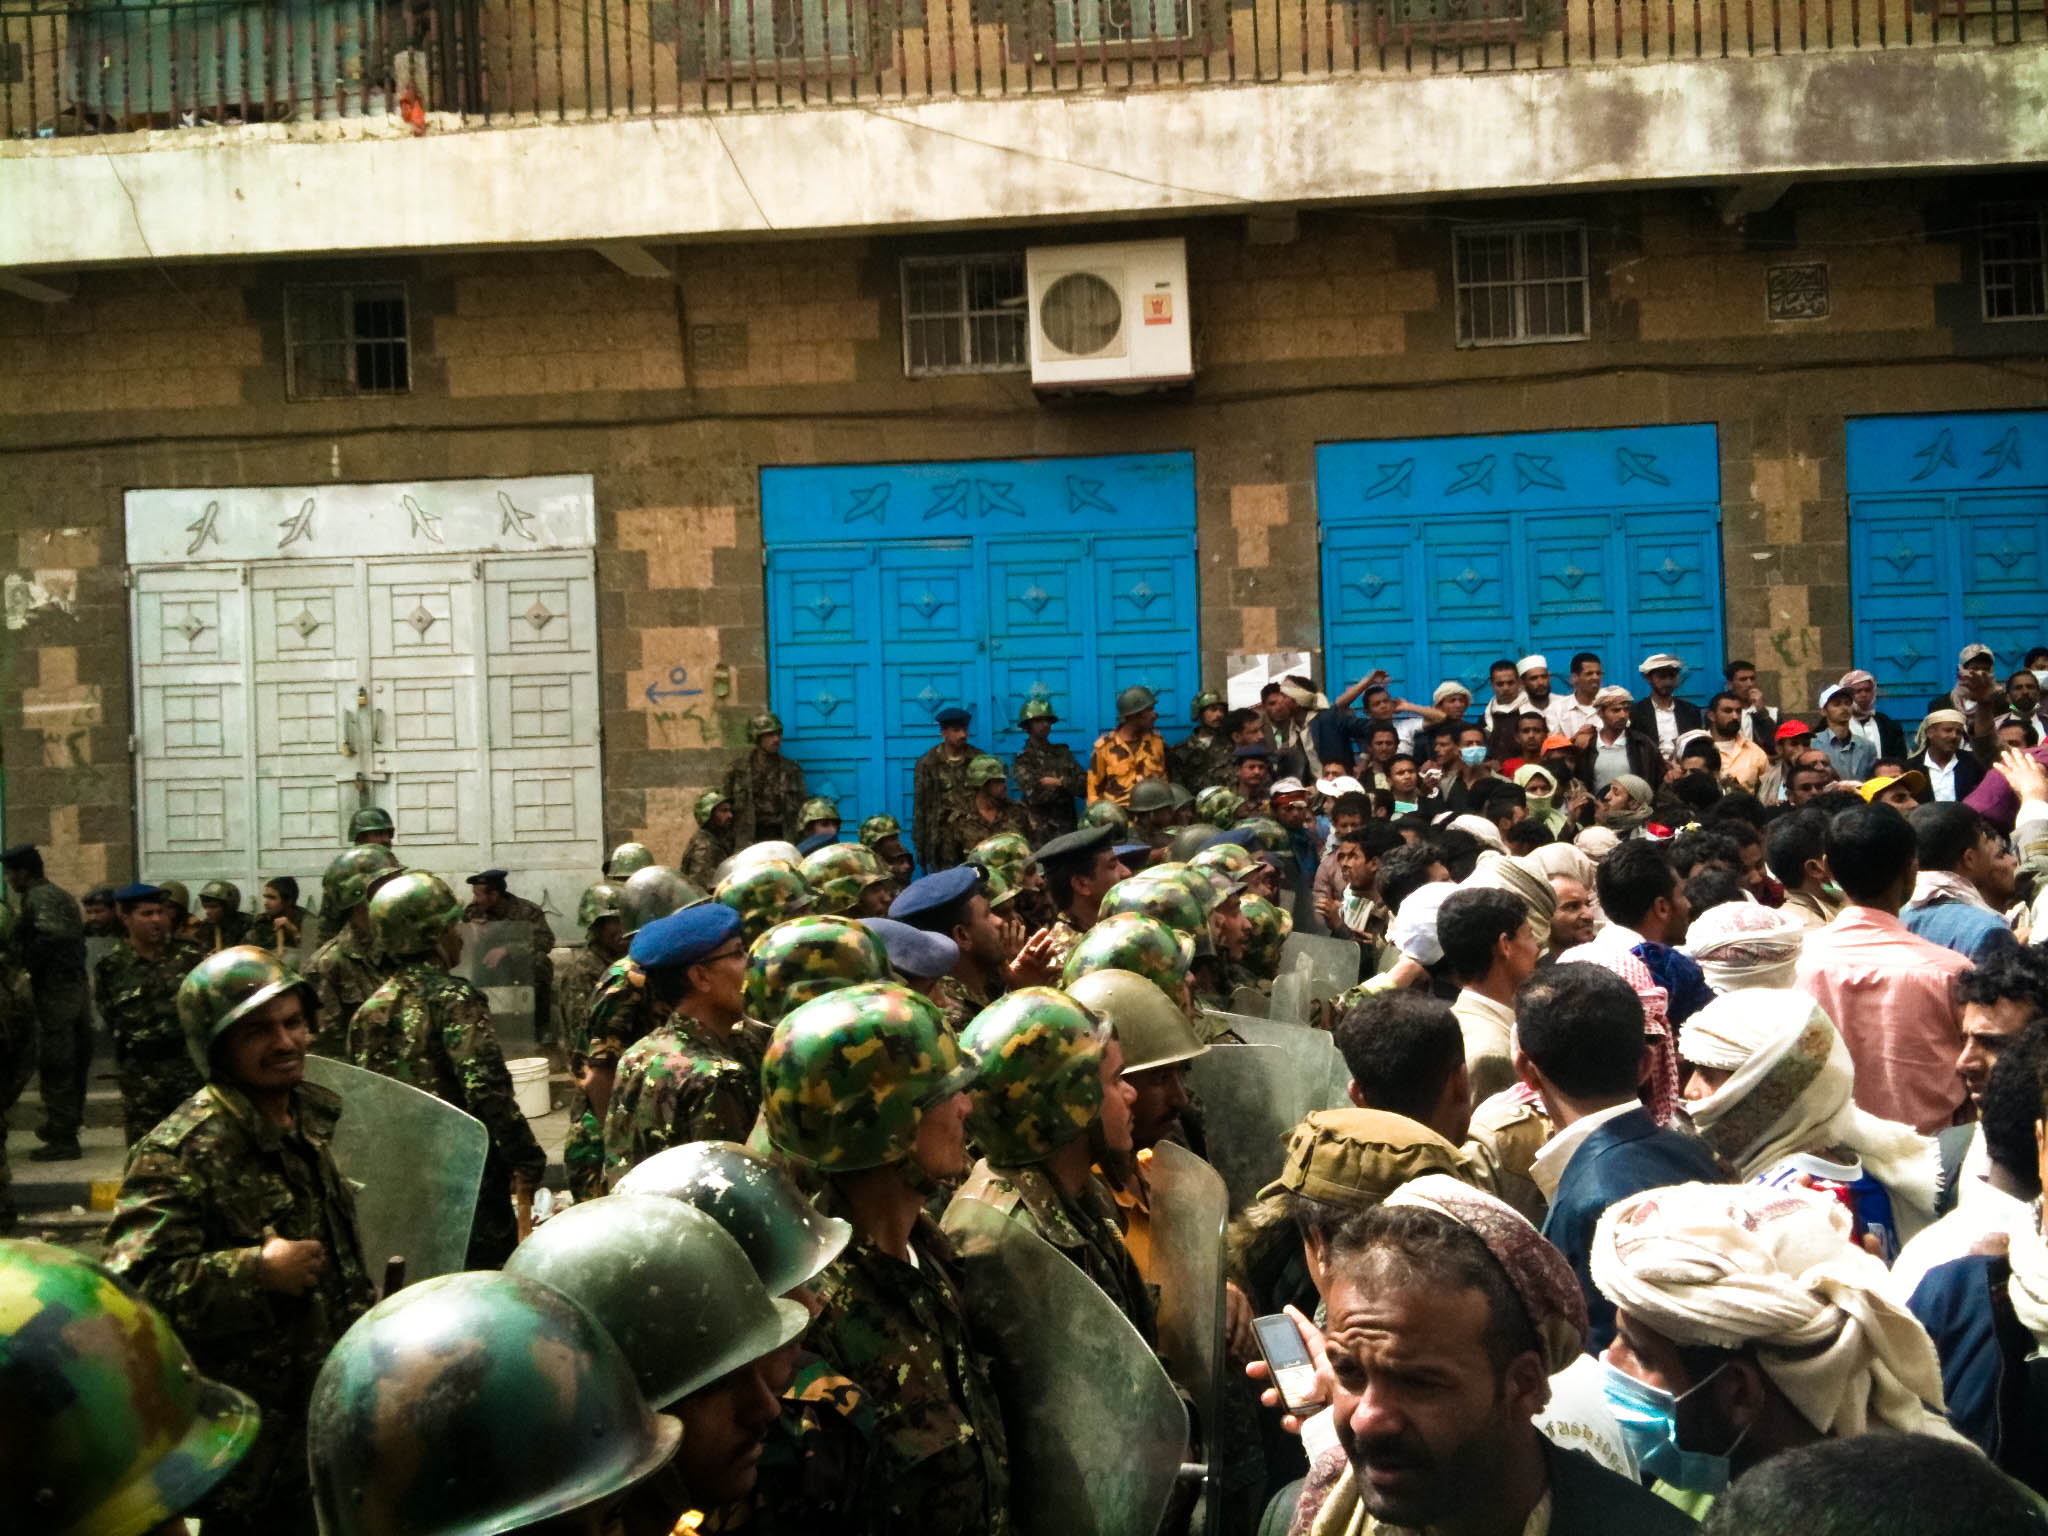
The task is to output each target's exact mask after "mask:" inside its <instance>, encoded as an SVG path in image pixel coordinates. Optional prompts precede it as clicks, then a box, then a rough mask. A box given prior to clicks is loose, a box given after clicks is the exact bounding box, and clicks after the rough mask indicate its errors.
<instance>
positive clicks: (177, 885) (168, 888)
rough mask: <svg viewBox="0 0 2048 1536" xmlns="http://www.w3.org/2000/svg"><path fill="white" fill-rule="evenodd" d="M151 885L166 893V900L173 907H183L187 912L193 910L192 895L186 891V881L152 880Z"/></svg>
mask: <svg viewBox="0 0 2048 1536" xmlns="http://www.w3.org/2000/svg"><path fill="white" fill-rule="evenodd" d="M150 884H151V885H154V886H155V887H156V888H157V889H158V890H160V891H162V892H163V893H164V900H165V901H168V902H169V903H170V904H171V905H172V906H174V907H183V908H184V909H185V910H186V911H187V912H190V911H191V910H192V893H191V892H190V891H188V890H186V889H185V882H184V881H182V880H152V881H151V882H150Z"/></svg>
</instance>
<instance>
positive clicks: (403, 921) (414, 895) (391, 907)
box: [370, 869, 462, 960]
mask: <svg viewBox="0 0 2048 1536" xmlns="http://www.w3.org/2000/svg"><path fill="white" fill-rule="evenodd" d="M461 918H462V903H461V902H460V901H458V900H457V899H456V897H455V893H454V892H453V891H451V890H450V889H448V884H447V882H446V881H445V880H443V879H442V878H441V877H440V876H439V875H430V874H428V873H427V872H426V871H425V870H424V869H409V870H407V871H406V872H405V873H404V874H402V875H394V876H392V877H391V878H390V879H389V880H386V881H385V882H384V883H383V884H382V885H380V886H378V887H377V893H376V895H374V896H372V897H371V898H370V933H371V936H372V937H374V938H375V939H376V941H377V947H378V948H379V949H381V950H383V951H384V953H385V955H386V956H388V957H389V958H390V959H393V960H404V959H407V958H409V957H411V956H413V955H424V954H425V953H427V951H429V950H431V949H432V948H433V947H434V946H435V945H436V944H438V943H440V942H441V935H442V934H444V933H446V932H447V931H448V929H449V926H450V925H451V924H453V923H456V922H459V921H460V920H461Z"/></svg>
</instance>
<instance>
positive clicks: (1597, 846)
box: [1572, 827, 1621, 864]
mask: <svg viewBox="0 0 2048 1536" xmlns="http://www.w3.org/2000/svg"><path fill="white" fill-rule="evenodd" d="M1572 842H1573V844H1574V845H1575V846H1576V847H1577V848H1578V850H1579V851H1580V852H1581V853H1583V854H1585V856H1586V857H1587V858H1589V859H1591V860H1592V861H1593V862H1594V863H1595V864H1598V863H1599V862H1600V861H1601V860H1602V859H1604V858H1606V857H1607V855H1609V854H1610V853H1612V852H1614V850H1615V849H1617V848H1619V847H1620V846H1621V834H1620V833H1619V832H1617V831H1615V830H1614V828H1612V827H1588V828H1586V830H1585V831H1583V832H1581V833H1580V834H1579V835H1578V836H1577V837H1575V838H1573V839H1572Z"/></svg>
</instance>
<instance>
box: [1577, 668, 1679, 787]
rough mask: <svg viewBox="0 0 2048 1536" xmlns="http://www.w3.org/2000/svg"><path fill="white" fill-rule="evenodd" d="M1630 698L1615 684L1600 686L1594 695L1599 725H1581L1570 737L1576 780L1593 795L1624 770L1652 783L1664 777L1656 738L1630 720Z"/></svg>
mask: <svg viewBox="0 0 2048 1536" xmlns="http://www.w3.org/2000/svg"><path fill="white" fill-rule="evenodd" d="M1631 698H1632V695H1631V694H1630V693H1629V691H1628V690H1627V689H1626V688H1622V687H1618V686H1616V685H1615V684H1612V683H1610V684H1608V686H1607V687H1605V688H1602V689H1601V690H1600V691H1599V692H1598V693H1597V694H1595V695H1594V696H1593V706H1594V708H1596V709H1597V710H1599V712H1600V723H1599V725H1597V726H1592V725H1585V726H1581V727H1580V728H1579V732H1578V734H1577V735H1576V736H1575V737H1573V739H1572V745H1573V746H1574V747H1575V748H1577V750H1578V754H1579V766H1578V776H1579V782H1580V783H1582V784H1584V785H1586V786H1587V787H1588V788H1590V789H1592V790H1593V791H1594V792H1595V793H1596V794H1597V793H1598V792H1599V791H1601V790H1603V789H1605V788H1606V787H1607V786H1608V785H1609V784H1612V783H1613V782H1614V781H1615V780H1616V779H1617V778H1619V777H1620V776H1621V775H1622V774H1625V773H1632V774H1634V775H1635V776H1636V777H1637V778H1639V779H1643V780H1646V781H1648V782H1651V783H1659V782H1661V781H1662V780H1663V778H1664V753H1663V751H1662V749H1660V748H1659V747H1658V745H1657V739H1656V738H1655V737H1654V736H1646V735H1644V734H1643V733H1642V732H1641V731H1640V730H1638V729H1636V728H1635V726H1634V725H1632V724H1631V723H1630V718H1629V714H1630V711H1631V709H1632V708H1633V707H1634V706H1633V704H1632V703H1631Z"/></svg>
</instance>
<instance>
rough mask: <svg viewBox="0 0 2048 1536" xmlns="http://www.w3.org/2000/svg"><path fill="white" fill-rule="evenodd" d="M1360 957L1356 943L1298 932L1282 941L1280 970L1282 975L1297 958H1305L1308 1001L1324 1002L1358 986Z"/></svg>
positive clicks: (1323, 935)
mask: <svg viewBox="0 0 2048 1536" xmlns="http://www.w3.org/2000/svg"><path fill="white" fill-rule="evenodd" d="M1361 953H1362V951H1361V950H1360V949H1359V947H1358V944H1357V941H1356V940H1353V939H1333V938H1331V937H1329V936H1328V935H1327V934H1315V933H1303V932H1301V931H1300V930H1299V929H1297V930H1296V931H1295V932H1293V933H1290V934H1289V935H1287V937H1286V938H1285V939H1284V940H1282V941H1281V944H1280V970H1281V973H1282V974H1283V975H1284V974H1286V972H1288V971H1289V970H1291V969H1293V967H1294V966H1295V965H1296V964H1297V957H1298V956H1301V955H1306V956H1308V962H1309V997H1310V999H1311V1001H1314V1002H1323V1001H1325V1000H1326V999H1329V998H1332V997H1336V996H1337V995H1338V994H1339V993H1342V992H1348V991H1350V990H1351V988H1353V987H1355V986H1357V985H1358V969H1359V957H1360V955H1361Z"/></svg>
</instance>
